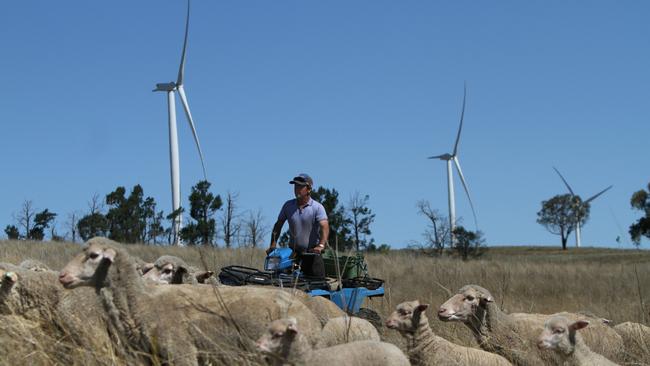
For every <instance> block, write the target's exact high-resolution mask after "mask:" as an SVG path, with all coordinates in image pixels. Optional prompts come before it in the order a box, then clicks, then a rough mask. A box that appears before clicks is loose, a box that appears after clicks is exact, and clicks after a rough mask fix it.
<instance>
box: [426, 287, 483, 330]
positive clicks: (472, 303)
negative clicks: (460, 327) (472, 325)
mask: <svg viewBox="0 0 650 366" xmlns="http://www.w3.org/2000/svg"><path fill="white" fill-rule="evenodd" d="M489 302H494V298H493V297H492V295H491V294H490V292H489V291H488V290H486V289H484V288H483V287H480V286H477V285H467V286H464V287H463V288H461V289H460V290H458V293H457V294H456V295H454V296H452V297H451V298H450V299H449V300H447V301H446V302H445V303H444V304H442V305H440V308H439V309H438V318H439V319H440V320H442V321H461V322H469V321H470V320H471V319H472V318H473V317H475V316H476V312H477V310H478V308H479V307H485V306H486V305H487V303H489Z"/></svg>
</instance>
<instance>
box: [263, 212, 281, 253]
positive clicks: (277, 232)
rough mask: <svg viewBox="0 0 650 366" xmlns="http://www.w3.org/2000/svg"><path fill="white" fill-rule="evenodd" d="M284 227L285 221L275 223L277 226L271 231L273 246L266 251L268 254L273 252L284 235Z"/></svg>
mask: <svg viewBox="0 0 650 366" xmlns="http://www.w3.org/2000/svg"><path fill="white" fill-rule="evenodd" d="M283 225H284V220H278V221H276V222H275V225H273V230H271V245H269V249H267V250H266V254H269V253H271V251H272V250H273V249H275V247H276V246H277V242H278V238H279V237H280V234H281V233H282V226H283Z"/></svg>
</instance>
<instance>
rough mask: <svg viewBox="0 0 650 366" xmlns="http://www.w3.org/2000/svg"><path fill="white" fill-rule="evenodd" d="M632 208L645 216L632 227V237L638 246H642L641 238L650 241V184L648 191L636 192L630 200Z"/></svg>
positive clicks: (649, 184)
mask: <svg viewBox="0 0 650 366" xmlns="http://www.w3.org/2000/svg"><path fill="white" fill-rule="evenodd" d="M630 205H631V206H632V208H634V209H637V210H639V211H642V212H643V213H644V214H645V216H643V217H641V218H640V219H639V220H637V222H635V223H634V224H632V225H630V231H629V232H630V236H631V237H632V241H633V242H634V244H635V245H636V246H639V245H641V237H643V236H645V237H646V238H649V239H650V183H648V190H647V191H644V190H643V189H642V190H640V191H637V192H634V194H633V195H632V198H631V199H630Z"/></svg>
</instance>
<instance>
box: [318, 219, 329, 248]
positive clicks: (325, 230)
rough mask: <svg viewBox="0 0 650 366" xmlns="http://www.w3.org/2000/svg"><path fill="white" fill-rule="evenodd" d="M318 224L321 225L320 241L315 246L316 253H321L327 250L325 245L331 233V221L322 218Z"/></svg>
mask: <svg viewBox="0 0 650 366" xmlns="http://www.w3.org/2000/svg"><path fill="white" fill-rule="evenodd" d="M318 224H319V225H320V241H319V242H318V245H317V246H315V247H314V252H316V253H320V252H322V251H323V250H325V246H326V245H327V238H328V237H329V235H330V224H329V221H327V220H321V221H319V222H318Z"/></svg>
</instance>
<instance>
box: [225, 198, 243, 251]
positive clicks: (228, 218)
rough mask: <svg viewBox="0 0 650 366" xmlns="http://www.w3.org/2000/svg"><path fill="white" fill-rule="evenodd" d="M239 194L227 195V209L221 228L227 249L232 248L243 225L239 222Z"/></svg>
mask: <svg viewBox="0 0 650 366" xmlns="http://www.w3.org/2000/svg"><path fill="white" fill-rule="evenodd" d="M238 198H239V193H231V192H228V193H227V195H226V207H225V209H224V213H223V217H222V219H221V228H222V230H223V242H224V244H225V245H226V248H230V247H231V245H232V244H233V242H234V239H235V238H236V237H237V234H238V233H239V230H240V229H241V223H240V222H239V221H238V217H239V215H238V214H237V199H238Z"/></svg>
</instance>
